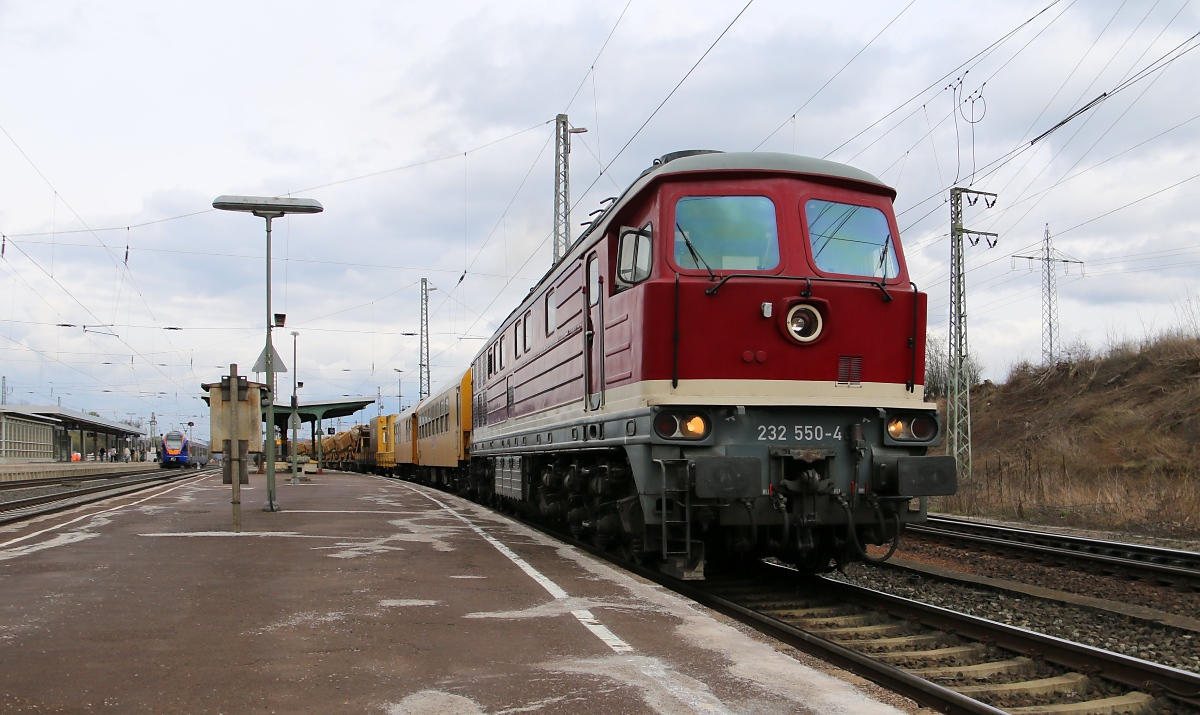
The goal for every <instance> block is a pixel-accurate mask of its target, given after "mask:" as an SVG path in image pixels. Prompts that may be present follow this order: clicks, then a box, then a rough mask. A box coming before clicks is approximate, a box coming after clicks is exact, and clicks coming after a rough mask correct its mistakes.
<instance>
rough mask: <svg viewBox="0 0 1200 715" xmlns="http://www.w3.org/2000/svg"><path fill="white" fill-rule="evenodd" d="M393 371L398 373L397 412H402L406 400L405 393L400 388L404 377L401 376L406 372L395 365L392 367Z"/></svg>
mask: <svg viewBox="0 0 1200 715" xmlns="http://www.w3.org/2000/svg"><path fill="white" fill-rule="evenodd" d="M392 372H394V373H396V414H400V413H401V412H403V411H404V400H403V399H402V394H403V393H402V391H401V389H400V384H401V382H402V381H403V379H404V378H403V377H401V375H403V374H404V371H403V370H401V369H400V368H398V367H394V368H392Z"/></svg>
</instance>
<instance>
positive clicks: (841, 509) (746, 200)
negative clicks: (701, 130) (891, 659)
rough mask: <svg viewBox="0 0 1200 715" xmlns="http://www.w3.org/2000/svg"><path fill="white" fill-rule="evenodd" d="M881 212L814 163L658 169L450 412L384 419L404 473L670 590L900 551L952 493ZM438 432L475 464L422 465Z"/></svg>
mask: <svg viewBox="0 0 1200 715" xmlns="http://www.w3.org/2000/svg"><path fill="white" fill-rule="evenodd" d="M894 198H895V191H894V190H893V189H892V188H890V187H888V186H886V185H884V184H883V183H882V182H880V181H879V180H878V179H877V178H875V177H874V176H871V175H870V174H868V173H866V172H863V171H860V170H858V169H854V168H852V167H849V166H845V165H843V164H837V163H833V162H829V161H824V160H820V159H811V158H806V157H799V156H793V155H789V154H772V153H721V152H710V151H689V152H677V153H674V154H668V155H666V156H663V157H662V158H660V159H658V160H656V161H655V162H654V164H653V166H651V167H650V168H648V169H646V171H644V172H643V173H642V175H641V176H640V177H639V178H638V179H637V181H635V182H634V183H633V184H632V185H631V186H630V187H629V188H628V189H626V190H625V192H624V193H623V194H622V195H621V196H620V197H619V198H617V199H615V200H612V201H611V203H607V204H606V207H605V209H604V210H603V212H602V213H600V215H599V217H598V218H596V220H594V221H593V222H591V224H590V226H589V228H588V229H587V230H586V231H584V233H583V235H582V236H581V237H580V238H579V239H578V240H577V241H576V242H575V244H574V245H573V246H572V247H571V249H570V250H569V251H568V253H567V255H566V256H564V257H563V258H562V259H561V260H560V261H559V262H558V263H557V264H556V265H555V266H553V267H552V268H551V270H550V271H549V272H547V274H546V275H545V276H544V277H543V278H542V279H541V280H540V281H539V282H538V283H537V285H536V286H534V287H533V289H532V290H530V292H529V294H528V296H527V297H526V298H525V299H524V300H523V301H522V302H521V304H520V305H519V306H518V307H517V308H516V309H515V310H514V311H513V312H512V313H511V314H510V315H509V316H508V317H507V318H506V320H505V321H504V324H503V326H502V327H501V328H500V330H498V331H497V332H496V333H495V335H494V336H493V337H492V338H491V339H490V340H489V342H488V344H487V346H486V347H485V348H484V349H483V350H482V351H481V352H480V353H479V354H478V356H477V357H476V359H475V360H474V362H473V364H472V367H471V370H470V374H469V375H467V376H464V378H463V379H461V380H459V381H456V382H455V383H453V384H452V385H451V386H450V388H449V392H453V398H452V399H453V400H454V401H455V402H458V401H461V402H462V403H463V404H461V405H458V404H456V405H455V406H454V408H453V409H452V410H451V409H447V408H446V405H445V404H443V403H444V402H446V399H447V394H449V392H447V393H442V394H439V395H435V396H433V397H431V398H429V399H428V400H426V401H424V402H422V403H421V405H419V406H418V407H417V408H416V409H415V410H414V411H412V412H409V413H406V414H405V415H401V416H399V417H397V418H396V420H395V424H396V425H398V426H397V427H396V430H397V432H399V431H400V430H401V429H402V428H403V425H405V424H406V423H411V425H412V426H410V427H409V428H408V429H409V431H414V430H415V435H416V440H417V447H418V449H417V452H414V454H415V455H416V456H414V457H413V458H412V459H411V461H410V463H408V464H404V462H405V459H406V458H400V457H398V458H397V459H396V460H395V461H396V464H397V467H396V470H397V471H398V472H399V473H400V474H401V475H402V476H416V477H418V478H422V479H425V480H429V481H435V482H437V483H440V484H444V485H446V486H449V487H452V488H457V489H460V490H463V491H467V492H469V493H470V494H471V495H473V496H475V497H476V498H480V499H483V500H490V501H494V502H499V503H501V504H505V505H508V506H512V507H515V508H522V509H525V510H529V511H536V512H537V513H540V514H541V515H542V516H543V517H545V518H547V519H549V520H552V521H556V522H560V523H562V524H564V525H565V526H567V527H569V528H570V530H571V531H572V532H573V533H574V534H575V535H576V536H579V537H581V538H588V539H591V540H593V541H594V542H595V543H597V544H598V545H601V546H603V547H606V548H611V549H614V550H618V551H620V552H623V553H625V554H626V555H627V556H629V557H630V558H635V559H637V560H639V561H642V562H643V563H656V564H658V565H659V566H660V568H662V569H663V570H664V571H666V572H668V573H671V574H674V575H676V576H678V577H681V578H702V577H703V573H704V567H705V563H706V560H712V559H714V558H719V557H727V556H729V555H737V554H741V555H754V556H766V555H774V556H776V557H778V558H780V559H782V560H785V561H789V562H792V563H795V564H797V565H799V566H801V567H802V568H806V569H811V570H824V569H826V568H828V567H829V566H830V565H831V564H834V563H841V562H845V561H849V560H855V559H861V558H867V552H866V549H865V545H866V544H868V543H872V544H880V545H882V544H887V543H889V542H890V543H891V544H892V545H893V547H894V545H895V544H896V543H897V542H898V540H899V537H900V532H901V531H902V529H903V525H904V524H908V523H912V522H920V521H923V520H924V519H925V517H926V511H927V506H928V497H930V496H935V495H947V494H953V493H954V492H955V491H956V489H957V478H956V469H955V462H954V458H953V457H949V456H930V455H927V450H928V449H929V448H930V447H933V446H936V445H938V444H939V443H940V442H941V440H942V425H941V422H940V418H939V416H938V413H937V410H936V408H935V406H934V405H933V404H931V403H927V402H925V401H924V400H923V381H924V365H925V355H924V353H925V313H926V296H925V294H923V293H920V292H919V291H918V290H917V288H916V286H915V285H914V284H912V283H911V282H910V281H909V277H908V271H907V267H906V265H905V261H904V256H903V252H902V250H901V245H900V241H899V238H898V237H899V233H898V231H897V229H896V220H895V216H894V214H893V211H892V202H893V200H894ZM468 400H469V402H468ZM434 407H437V408H438V409H437V410H436V411H437V412H438V414H437V415H432V414H430V415H428V416H424V417H422V415H424V412H422V410H424V411H426V412H428V411H430V410H431V409H433V408H434ZM448 415H455V417H454V420H455V421H454V422H451V421H450V418H449V417H448ZM468 419H469V421H467V420H468ZM426 423H428V424H426ZM430 425H433V426H432V427H431V426H430ZM425 432H429V435H425ZM447 433H449V434H447ZM435 434H436V435H437V436H438V437H441V436H442V435H445V437H444V438H443V439H444V440H445V441H447V442H448V443H449V444H452V445H453V444H462V445H469V450H467V449H462V450H459V452H460V453H459V454H457V455H456V456H453V457H451V458H450V461H448V462H447V461H445V460H440V461H439V462H438V464H437V465H435V466H423V465H422V460H421V459H420V458H419V455H420V446H421V445H420V441H421V440H422V439H426V438H429V439H432V438H434V435H435ZM396 443H397V444H399V443H400V440H399V439H397V440H396ZM409 451H411V450H409ZM889 553H890V552H889Z"/></svg>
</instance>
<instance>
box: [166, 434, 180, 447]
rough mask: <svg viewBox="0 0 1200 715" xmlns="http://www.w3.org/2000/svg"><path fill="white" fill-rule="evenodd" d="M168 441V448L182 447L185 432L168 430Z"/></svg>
mask: <svg viewBox="0 0 1200 715" xmlns="http://www.w3.org/2000/svg"><path fill="white" fill-rule="evenodd" d="M166 442H167V449H180V448H182V447H183V434H181V433H179V432H168V433H167V437H166Z"/></svg>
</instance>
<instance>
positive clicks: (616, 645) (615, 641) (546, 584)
mask: <svg viewBox="0 0 1200 715" xmlns="http://www.w3.org/2000/svg"><path fill="white" fill-rule="evenodd" d="M379 479H383V477H379ZM388 481H392V480H390V479H389V480H388ZM403 486H405V487H407V488H408V489H410V490H411V491H414V492H416V493H418V494H420V495H421V496H423V497H425V498H426V499H428V500H429V501H431V502H433V503H434V504H437V505H438V506H440V507H441V508H443V509H445V510H446V511H448V512H450V513H451V514H453V515H454V516H455V517H457V518H458V520H459V521H461V522H462V523H464V524H466V525H467V526H469V527H471V530H472V531H474V532H475V533H476V534H479V535H480V536H482V537H483V538H484V540H486V541H487V542H488V543H489V544H491V545H492V546H494V547H496V550H497V551H499V552H500V553H502V554H504V555H505V556H507V557H508V560H509V561H512V562H513V563H514V564H516V565H517V567H518V568H520V569H521V570H522V571H524V572H525V573H526V574H528V575H529V577H530V578H532V579H533V580H534V581H537V582H538V583H539V584H541V586H542V588H544V589H546V591H548V592H549V593H550V595H551V596H553V597H554V598H555V600H562V599H566V598H570V596H569V595H568V594H567V592H566V591H564V590H563V589H562V587H561V586H559V585H558V584H557V583H554V582H553V581H551V580H550V579H549V578H547V577H546V575H545V574H543V573H542V572H541V571H538V570H537V569H535V568H534V567H533V566H531V565H529V562H528V561H526V560H525V559H523V558H521V557H520V556H517V555H516V553H514V552H513V550H512V549H510V548H508V547H507V546H505V545H504V544H503V543H501V542H500V541H499V540H498V539H497V538H496V537H494V536H492V535H491V534H489V533H487V532H486V531H484V530H483V529H481V528H480V527H478V526H476V525H475V523H474V522H472V521H471V520H470V519H468V518H467V517H465V516H463V515H462V514H459V513H458V512H457V511H455V510H454V508H453V507H451V506H450V505H449V504H446V503H445V502H442V501H441V500H439V499H437V498H436V497H433V496H430V495H429V494H426V493H425V492H423V491H421V490H420V489H416V488H414V487H411V486H409V485H407V484H403ZM571 615H573V616H575V619H576V620H578V621H579V622H580V623H582V624H583V625H584V627H585V628H587V629H588V630H589V631H591V632H592V633H593V634H594V635H595V636H596V637H597V638H599V639H600V640H601V641H603V642H604V645H606V646H608V647H609V648H612V649H613V652H614V653H632V652H633V646H631V645H629V644H628V643H626V642H625V641H623V640H621V639H620V638H618V637H617V636H616V634H615V633H613V632H612V631H610V630H609V629H608V628H607V627H606V626H604V624H602V623H600V621H598V620H596V617H595V616H593V615H592V612H591V611H587V610H579V611H571Z"/></svg>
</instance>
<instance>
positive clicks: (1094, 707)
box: [1008, 691, 1156, 715]
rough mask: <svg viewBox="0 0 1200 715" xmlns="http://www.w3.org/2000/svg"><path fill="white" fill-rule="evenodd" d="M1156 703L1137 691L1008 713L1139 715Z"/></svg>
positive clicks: (1020, 709)
mask: <svg viewBox="0 0 1200 715" xmlns="http://www.w3.org/2000/svg"><path fill="white" fill-rule="evenodd" d="M1155 703H1156V699H1155V697H1154V696H1153V695H1147V694H1146V693H1140V692H1136V691H1135V692H1131V693H1126V694H1125V695H1118V696H1116V697H1111V698H1101V699H1099V700H1084V701H1081V702H1075V703H1061V704H1058V705H1030V706H1028V707H1022V708H1011V709H1009V711H1008V712H1009V713H1011V714H1012V715H1137V714H1138V713H1145V712H1149V711H1150V708H1152V707H1154V705H1155Z"/></svg>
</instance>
